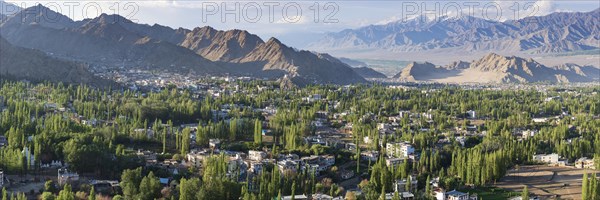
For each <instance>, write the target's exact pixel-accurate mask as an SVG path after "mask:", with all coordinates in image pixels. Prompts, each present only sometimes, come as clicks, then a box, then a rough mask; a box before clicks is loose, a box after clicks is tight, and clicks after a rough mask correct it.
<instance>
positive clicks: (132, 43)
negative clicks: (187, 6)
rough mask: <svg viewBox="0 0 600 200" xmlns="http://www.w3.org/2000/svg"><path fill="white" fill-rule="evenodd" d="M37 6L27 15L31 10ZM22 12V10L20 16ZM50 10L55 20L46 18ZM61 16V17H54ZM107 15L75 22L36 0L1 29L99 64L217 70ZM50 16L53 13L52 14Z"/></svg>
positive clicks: (12, 37)
mask: <svg viewBox="0 0 600 200" xmlns="http://www.w3.org/2000/svg"><path fill="white" fill-rule="evenodd" d="M35 12H39V13H38V15H35V17H39V19H29V16H34V15H31V14H30V13H35ZM21 15H24V16H23V17H24V19H25V20H23V21H21ZM43 15H52V16H54V17H55V18H57V19H58V20H57V21H52V22H49V21H47V20H44V19H47V18H48V17H45V16H43ZM56 16H60V17H56ZM111 18H112V17H111V16H109V15H105V14H103V15H101V16H99V17H97V18H95V19H91V20H84V21H81V22H74V21H72V20H70V19H69V18H68V17H66V16H64V15H60V14H58V13H53V11H51V10H49V9H47V8H45V7H43V6H41V5H38V6H35V7H31V8H27V9H25V10H23V11H22V12H21V13H19V14H17V15H16V16H15V17H12V18H10V19H8V20H7V21H6V22H5V23H3V24H2V26H1V27H2V29H1V30H0V34H2V36H3V37H5V38H6V39H7V40H8V41H10V42H11V43H13V44H14V45H18V46H22V47H27V48H33V49H38V50H42V51H44V52H47V53H51V54H53V55H55V56H59V57H64V58H69V59H73V60H78V61H83V62H87V63H93V64H98V65H117V64H118V65H123V64H125V65H127V66H135V67H146V68H156V69H168V70H173V71H179V72H195V73H220V72H221V68H219V67H218V65H216V64H215V63H213V62H211V61H209V60H207V59H204V58H202V57H200V56H197V55H196V54H195V53H194V52H192V51H190V50H188V49H186V48H183V47H180V46H177V45H173V44H171V43H168V42H163V41H160V40H155V39H152V38H149V37H146V36H141V35H138V34H135V33H133V32H130V31H128V30H127V29H125V28H124V27H123V26H121V25H120V24H118V23H114V22H113V21H112V19H111ZM51 19H54V18H51Z"/></svg>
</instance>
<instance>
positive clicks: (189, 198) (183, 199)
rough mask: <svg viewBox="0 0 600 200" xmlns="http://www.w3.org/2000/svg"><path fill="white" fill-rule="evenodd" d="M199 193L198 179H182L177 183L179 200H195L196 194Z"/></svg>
mask: <svg viewBox="0 0 600 200" xmlns="http://www.w3.org/2000/svg"><path fill="white" fill-rule="evenodd" d="M198 191H200V179H198V178H191V179H185V178H182V179H181V182H180V183H179V200H194V199H197V197H196V194H199V192H198Z"/></svg>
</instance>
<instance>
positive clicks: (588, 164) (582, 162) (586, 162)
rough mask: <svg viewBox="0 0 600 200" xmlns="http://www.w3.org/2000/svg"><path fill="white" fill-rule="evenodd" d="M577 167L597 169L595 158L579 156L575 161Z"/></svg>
mask: <svg viewBox="0 0 600 200" xmlns="http://www.w3.org/2000/svg"><path fill="white" fill-rule="evenodd" d="M575 168H579V169H596V166H595V165H594V159H589V158H586V157H583V158H579V159H577V160H576V161H575Z"/></svg>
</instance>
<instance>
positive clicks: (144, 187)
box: [139, 172, 161, 199]
mask: <svg viewBox="0 0 600 200" xmlns="http://www.w3.org/2000/svg"><path fill="white" fill-rule="evenodd" d="M160 189H161V186H160V181H159V180H158V178H157V177H156V176H154V173H153V172H150V173H149V174H148V176H146V177H144V178H142V181H141V182H140V190H139V191H140V195H139V196H140V198H141V199H156V198H159V197H160Z"/></svg>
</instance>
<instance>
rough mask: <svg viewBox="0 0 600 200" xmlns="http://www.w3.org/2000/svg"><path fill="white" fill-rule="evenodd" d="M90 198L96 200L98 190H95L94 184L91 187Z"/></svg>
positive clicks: (89, 199)
mask: <svg viewBox="0 0 600 200" xmlns="http://www.w3.org/2000/svg"><path fill="white" fill-rule="evenodd" d="M88 200H96V191H95V190H94V186H92V189H90V194H89V195H88Z"/></svg>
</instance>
